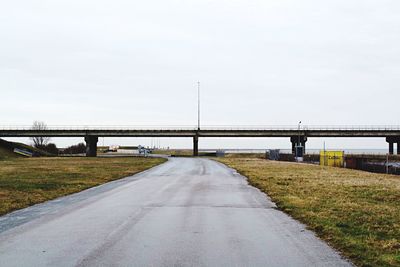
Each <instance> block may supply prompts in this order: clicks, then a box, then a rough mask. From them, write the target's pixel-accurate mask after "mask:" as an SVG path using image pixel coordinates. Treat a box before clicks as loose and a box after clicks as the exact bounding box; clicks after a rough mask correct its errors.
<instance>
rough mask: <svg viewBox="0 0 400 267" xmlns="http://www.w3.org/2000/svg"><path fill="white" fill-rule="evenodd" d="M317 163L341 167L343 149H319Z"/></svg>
mask: <svg viewBox="0 0 400 267" xmlns="http://www.w3.org/2000/svg"><path fill="white" fill-rule="evenodd" d="M319 156H320V158H319V163H320V165H321V166H331V167H343V166H344V151H333V150H329V151H323V150H322V151H320V152H319Z"/></svg>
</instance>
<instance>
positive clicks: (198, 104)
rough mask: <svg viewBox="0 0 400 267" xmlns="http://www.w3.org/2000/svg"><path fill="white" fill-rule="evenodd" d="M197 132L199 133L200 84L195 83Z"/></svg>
mask: <svg viewBox="0 0 400 267" xmlns="http://www.w3.org/2000/svg"><path fill="white" fill-rule="evenodd" d="M197 130H199V131H200V82H197Z"/></svg>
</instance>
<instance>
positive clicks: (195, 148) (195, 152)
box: [193, 135, 199, 157]
mask: <svg viewBox="0 0 400 267" xmlns="http://www.w3.org/2000/svg"><path fill="white" fill-rule="evenodd" d="M198 155H199V137H198V136H197V135H196V136H194V137H193V156H194V157H197V156H198Z"/></svg>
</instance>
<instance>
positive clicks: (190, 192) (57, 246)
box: [0, 158, 351, 267]
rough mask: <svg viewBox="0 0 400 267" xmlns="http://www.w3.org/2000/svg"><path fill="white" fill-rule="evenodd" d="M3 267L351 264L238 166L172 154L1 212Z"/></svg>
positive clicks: (1, 255)
mask: <svg viewBox="0 0 400 267" xmlns="http://www.w3.org/2000/svg"><path fill="white" fill-rule="evenodd" d="M0 266H18V267H21V266H280V267H281V266H351V264H350V263H348V262H347V261H345V260H344V259H342V258H341V257H340V256H339V255H338V253H336V252H335V251H334V250H333V249H331V248H330V247H329V246H328V245H326V244H325V243H324V242H322V241H321V240H319V239H318V238H316V237H315V235H314V234H313V233H312V232H310V231H308V230H305V229H304V225H302V224H300V223H298V222H297V221H295V220H293V219H291V218H290V217H289V216H287V215H286V214H284V213H283V212H281V211H278V210H276V209H275V205H274V203H272V202H271V201H270V200H269V199H268V198H267V197H266V196H265V195H264V194H263V193H261V192H260V191H259V190H257V189H255V188H253V187H251V186H249V185H248V184H247V181H246V179H245V178H244V177H242V176H240V175H239V174H237V173H236V172H235V171H234V170H232V169H229V168H227V167H226V166H224V165H222V164H220V163H217V162H214V161H212V160H208V159H199V158H171V159H170V160H169V161H168V162H167V163H165V164H162V165H160V166H158V167H155V168H153V169H151V170H148V171H145V172H143V173H140V174H137V175H135V176H132V177H128V178H125V179H122V180H118V181H115V182H111V183H108V184H105V185H102V186H99V187H96V188H92V189H89V190H86V191H83V192H81V193H77V194H74V195H71V196H67V197H63V198H60V199H57V200H54V201H49V202H47V203H44V204H39V205H35V206H33V207H30V208H27V209H23V210H20V211H16V212H13V213H11V214H8V215H6V216H3V217H0Z"/></svg>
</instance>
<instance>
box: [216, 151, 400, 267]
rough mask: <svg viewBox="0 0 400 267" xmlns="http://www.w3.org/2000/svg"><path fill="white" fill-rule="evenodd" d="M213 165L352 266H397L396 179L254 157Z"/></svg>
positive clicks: (399, 218)
mask: <svg viewBox="0 0 400 267" xmlns="http://www.w3.org/2000/svg"><path fill="white" fill-rule="evenodd" d="M218 160H219V161H221V162H223V163H225V164H227V165H228V166H230V167H232V168H234V169H236V170H238V171H239V172H240V173H241V174H243V175H244V176H246V177H248V180H249V183H250V184H252V185H253V186H255V187H258V188H259V189H260V190H262V191H264V192H265V193H267V194H268V196H270V197H271V198H272V200H273V201H274V202H275V203H276V204H277V206H278V207H279V208H280V209H281V210H283V211H285V212H286V213H288V214H290V215H291V216H293V217H294V218H296V219H298V220H300V221H301V222H303V223H305V224H306V225H308V227H309V228H310V229H312V230H313V231H315V232H316V233H317V235H318V236H320V237H321V238H322V239H324V240H326V241H327V242H328V243H330V244H331V245H332V246H333V247H335V248H336V249H338V250H339V251H341V252H342V253H343V254H344V255H345V256H346V257H348V258H349V259H351V260H352V261H353V262H354V263H355V264H357V265H358V266H400V177H399V176H390V175H382V174H373V173H367V172H362V171H355V170H348V169H340V168H332V167H320V166H315V165H307V164H295V163H285V162H273V161H267V160H263V159H256V158H221V159H218Z"/></svg>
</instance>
